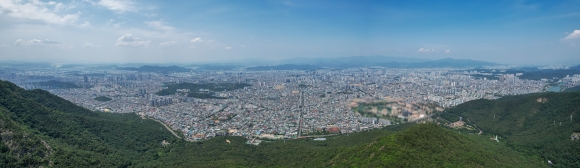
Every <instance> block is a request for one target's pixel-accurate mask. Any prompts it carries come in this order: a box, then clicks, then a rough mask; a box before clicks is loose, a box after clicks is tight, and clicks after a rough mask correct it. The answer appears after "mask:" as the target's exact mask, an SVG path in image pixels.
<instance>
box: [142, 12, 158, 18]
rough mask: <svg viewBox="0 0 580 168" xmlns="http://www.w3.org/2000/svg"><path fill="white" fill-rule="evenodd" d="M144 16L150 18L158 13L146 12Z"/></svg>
mask: <svg viewBox="0 0 580 168" xmlns="http://www.w3.org/2000/svg"><path fill="white" fill-rule="evenodd" d="M144 16H145V17H148V18H154V17H157V13H146V14H145V15H144Z"/></svg>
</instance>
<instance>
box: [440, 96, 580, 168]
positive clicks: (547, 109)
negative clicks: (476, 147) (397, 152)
mask: <svg viewBox="0 0 580 168" xmlns="http://www.w3.org/2000/svg"><path fill="white" fill-rule="evenodd" d="M441 116H442V117H443V118H445V119H447V120H449V121H451V122H455V121H457V120H459V117H463V121H468V123H469V124H474V125H476V126H477V127H479V128H480V129H481V130H482V131H483V132H484V133H486V134H490V135H498V136H499V137H500V141H504V142H506V143H507V144H508V145H509V146H510V147H512V148H513V149H515V150H518V151H521V152H524V153H527V154H528V155H537V156H540V157H541V158H542V160H544V161H547V160H551V161H553V162H554V163H555V165H554V167H580V161H579V160H578V158H580V153H579V152H578V151H580V141H579V140H571V136H572V135H573V134H574V133H580V93H578V92H572V93H538V94H528V95H519V96H508V97H504V98H500V99H497V100H483V99H481V100H474V101H469V102H466V103H463V104H460V105H458V106H456V107H454V108H450V109H447V110H446V112H444V113H442V114H441Z"/></svg>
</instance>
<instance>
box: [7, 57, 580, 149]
mask: <svg viewBox="0 0 580 168" xmlns="http://www.w3.org/2000/svg"><path fill="white" fill-rule="evenodd" d="M73 73H74V75H71V74H73ZM481 75H483V76H486V75H489V74H486V73H482V72H477V71H465V70H458V69H444V68H440V69H385V68H353V69H343V70H326V69H325V70H316V71H298V70H296V71H243V70H236V71H192V72H180V73H169V74H161V73H154V72H136V71H125V70H111V69H108V70H102V69H91V68H74V69H59V68H54V69H49V70H6V71H3V72H2V73H0V79H1V80H8V81H11V82H13V83H16V84H17V85H19V86H23V87H25V88H27V87H30V86H31V85H33V84H34V83H37V82H41V81H47V80H56V81H61V82H71V83H75V84H78V85H80V86H82V88H69V89H48V90H49V91H50V92H51V93H53V94H56V95H58V96H60V97H62V98H64V99H67V100H69V101H71V102H74V103H76V104H78V105H80V106H83V107H86V108H88V109H92V110H101V111H102V109H108V111H110V112H115V113H137V114H139V115H143V116H148V117H151V118H155V119H157V120H160V121H163V122H165V123H166V124H167V125H169V126H171V127H172V128H173V129H174V130H179V131H181V133H182V134H184V135H185V137H186V138H187V139H188V140H200V139H206V138H211V137H214V136H222V135H230V136H245V137H248V138H250V139H255V138H264V139H268V138H272V139H282V138H296V137H299V136H311V135H314V134H319V133H320V132H326V133H350V132H356V131H363V130H367V129H372V128H380V127H384V126H387V125H390V124H397V123H400V122H403V120H393V119H389V118H382V117H368V116H367V117H365V116H363V115H361V114H360V113H357V112H354V110H353V108H354V107H353V106H352V103H353V102H357V101H360V100H361V99H363V100H367V101H369V102H372V101H393V100H396V102H397V104H400V107H395V108H394V109H395V110H394V111H393V107H389V108H391V109H390V111H384V110H383V109H380V110H379V109H371V111H373V110H374V111H375V112H376V113H393V112H396V113H397V116H399V115H400V116H401V117H402V118H404V119H410V120H416V119H421V118H424V117H428V116H429V113H430V111H428V110H426V109H423V108H422V107H421V106H426V105H429V106H430V107H431V106H435V107H439V108H448V107H452V106H455V105H458V104H461V103H463V102H466V101H469V100H474V99H496V98H499V97H501V96H505V95H518V94H527V93H535V92H542V91H544V90H545V87H546V85H547V84H548V82H547V81H544V80H526V79H519V78H518V76H519V75H521V74H501V75H499V77H498V78H499V79H498V80H491V79H487V78H486V77H475V76H481ZM89 76H90V77H89ZM489 77H490V78H491V77H492V76H489ZM579 79H580V76H578V75H572V76H569V77H567V78H565V79H561V81H560V82H562V85H566V86H575V85H578V84H580V83H579V81H580V80H579ZM183 82H188V83H199V84H204V83H248V84H250V85H251V86H248V87H244V88H240V89H236V90H225V91H211V90H207V92H214V94H215V95H219V96H220V97H226V98H227V99H198V98H192V97H187V95H186V94H180V93H182V92H189V90H187V88H181V89H180V90H176V94H174V95H165V96H157V95H154V93H157V92H159V91H161V90H163V89H167V86H166V84H167V83H183ZM27 89H28V88H27ZM204 91H206V90H204ZM97 96H107V97H110V98H112V99H113V100H111V101H107V102H99V101H95V100H94V98H95V97H97ZM401 117H399V118H401ZM410 120H409V121H410Z"/></svg>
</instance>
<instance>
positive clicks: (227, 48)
mask: <svg viewBox="0 0 580 168" xmlns="http://www.w3.org/2000/svg"><path fill="white" fill-rule="evenodd" d="M224 49H226V50H231V49H232V47H225V48H224Z"/></svg>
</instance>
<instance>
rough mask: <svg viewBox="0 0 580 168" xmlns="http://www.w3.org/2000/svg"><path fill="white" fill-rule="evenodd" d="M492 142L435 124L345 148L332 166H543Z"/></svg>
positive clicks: (422, 125)
mask: <svg viewBox="0 0 580 168" xmlns="http://www.w3.org/2000/svg"><path fill="white" fill-rule="evenodd" d="M488 141H489V140H488ZM493 143H495V142H493ZM493 143H490V142H486V141H482V140H481V139H475V138H469V137H467V136H464V135H460V134H458V133H456V132H452V131H449V130H446V129H443V128H441V127H439V126H437V125H435V124H421V125H417V126H414V127H411V128H409V129H407V130H405V131H402V132H399V133H395V134H392V135H389V136H387V137H383V138H380V139H378V140H375V141H373V142H371V143H370V144H365V145H361V146H358V147H353V148H349V149H346V150H344V151H342V152H340V153H339V154H337V155H336V156H335V157H334V158H333V159H332V160H331V161H330V163H331V164H332V166H338V167H345V166H350V167H539V166H542V163H541V161H539V160H534V159H529V158H526V157H524V156H523V155H521V154H519V153H517V152H514V151H513V150H511V149H509V148H507V147H505V146H502V145H498V144H493ZM544 166H545V165H544Z"/></svg>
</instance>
